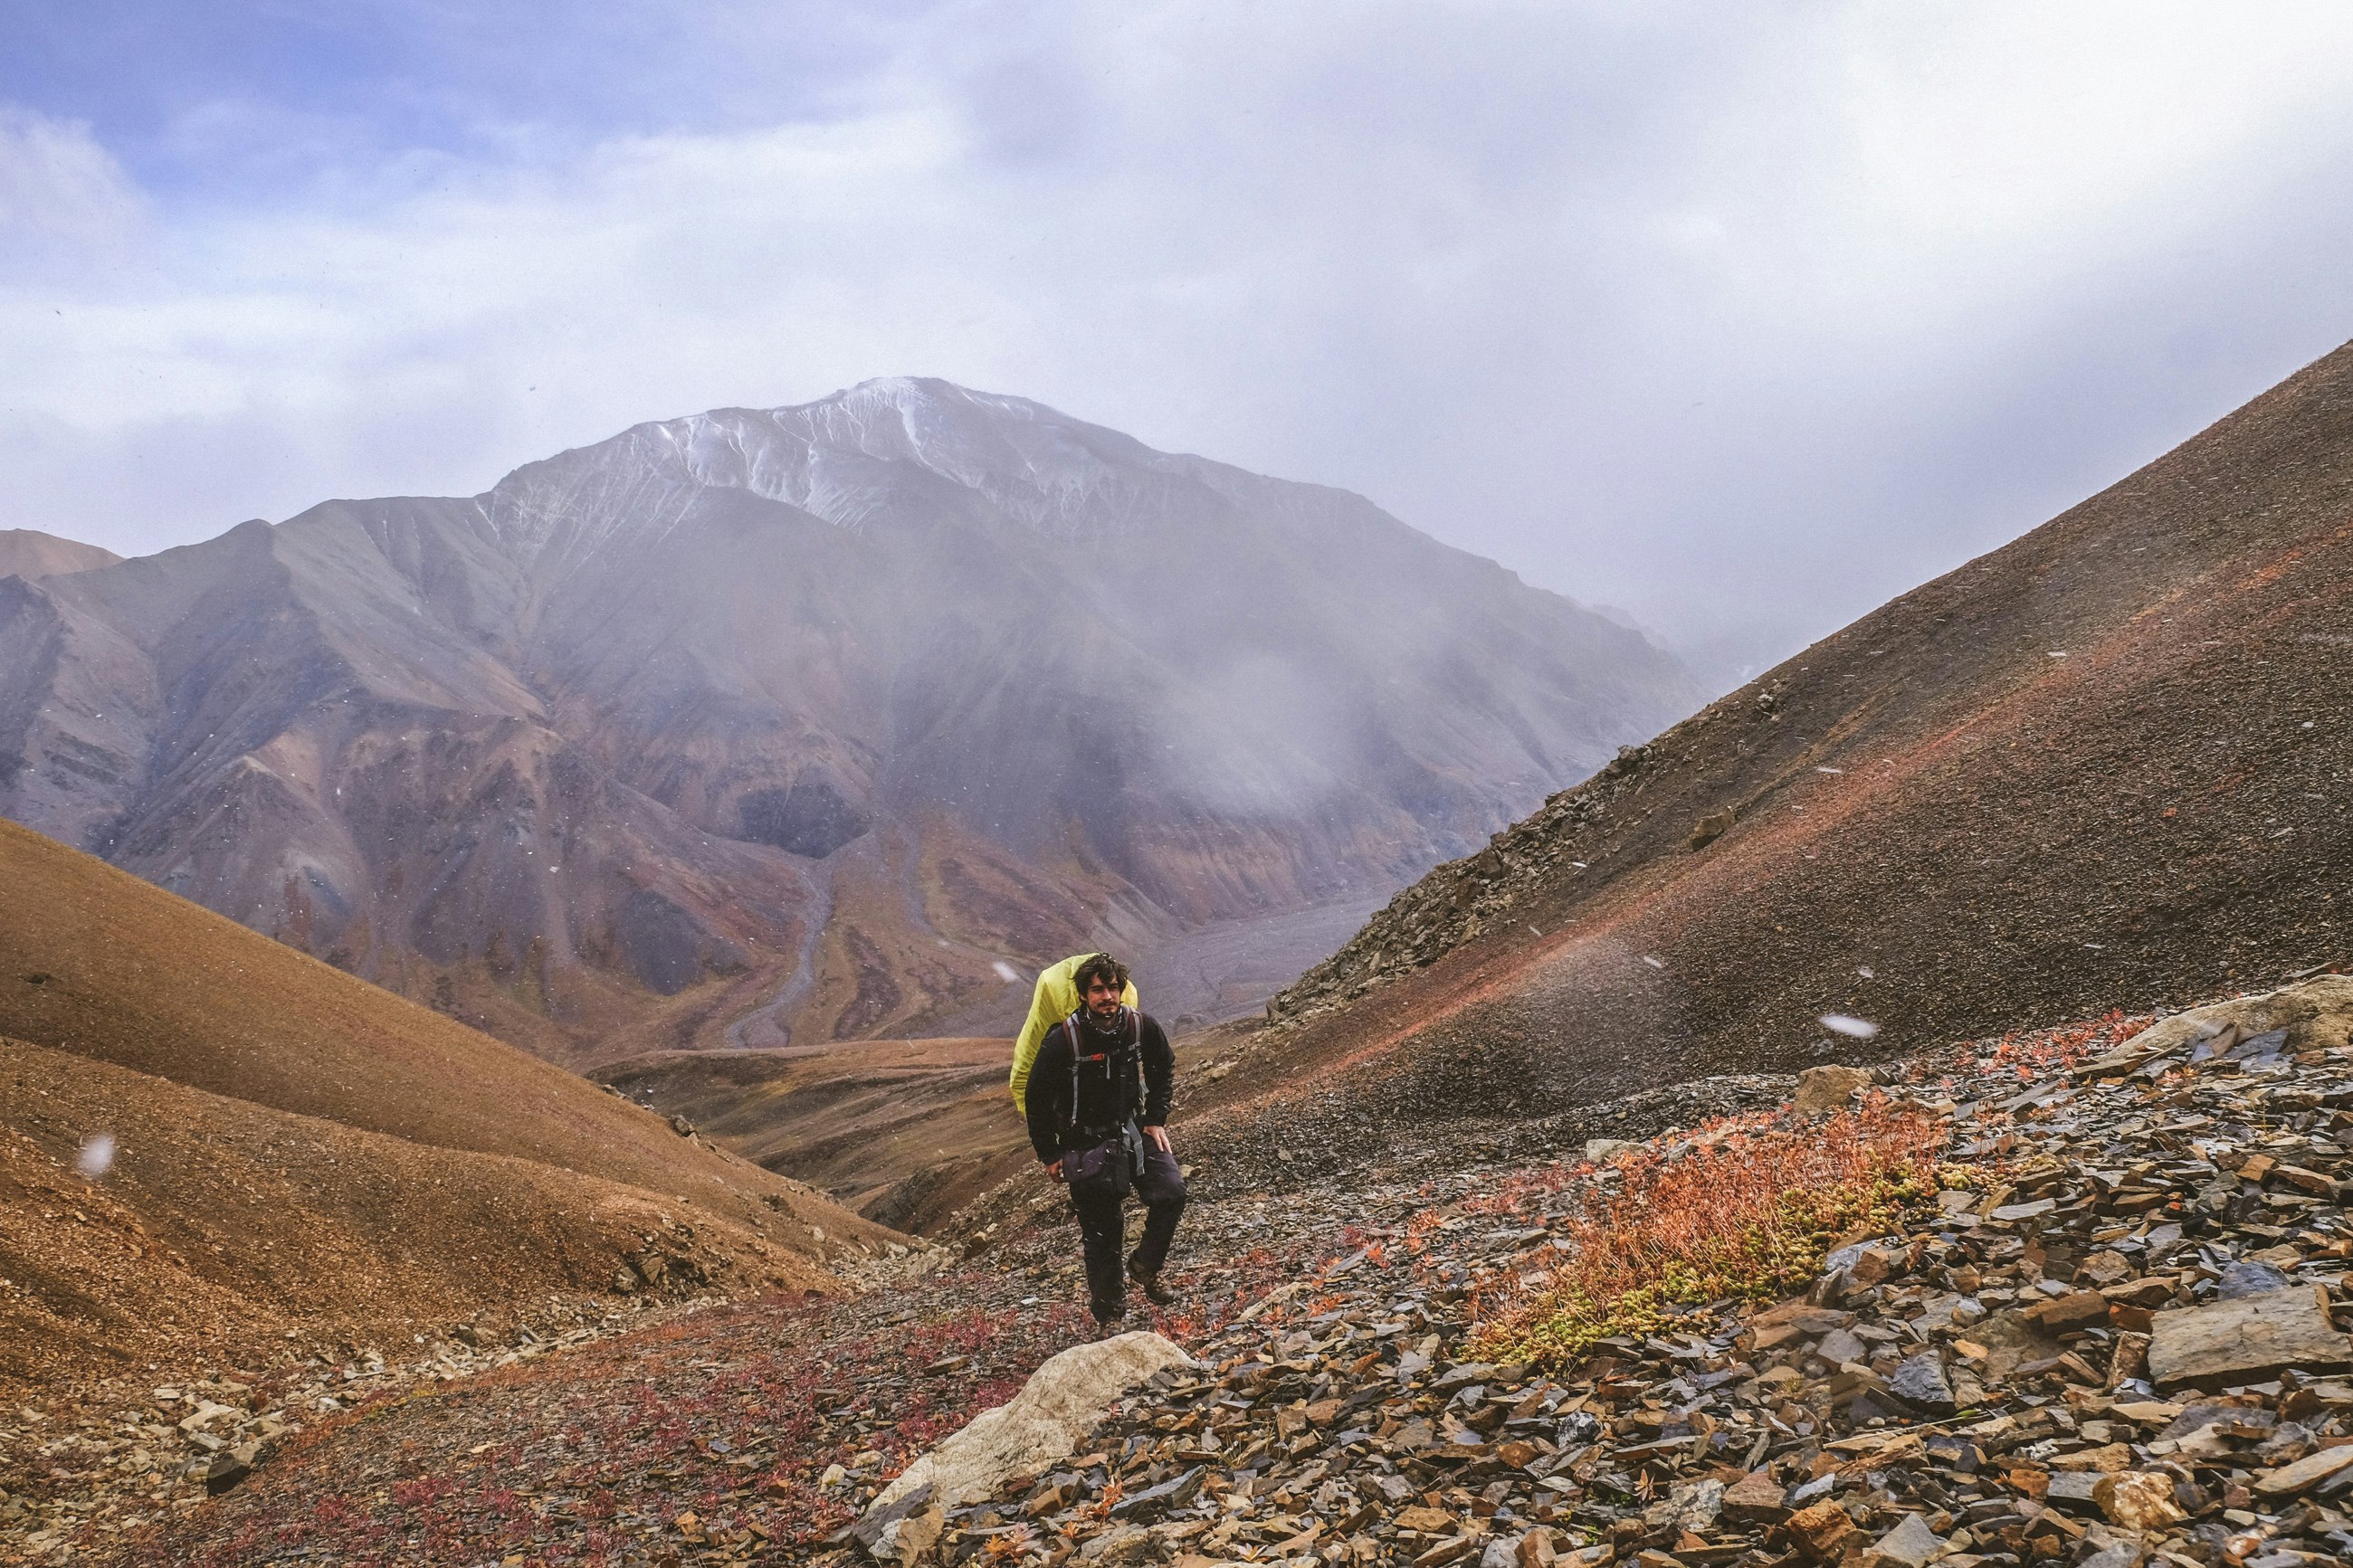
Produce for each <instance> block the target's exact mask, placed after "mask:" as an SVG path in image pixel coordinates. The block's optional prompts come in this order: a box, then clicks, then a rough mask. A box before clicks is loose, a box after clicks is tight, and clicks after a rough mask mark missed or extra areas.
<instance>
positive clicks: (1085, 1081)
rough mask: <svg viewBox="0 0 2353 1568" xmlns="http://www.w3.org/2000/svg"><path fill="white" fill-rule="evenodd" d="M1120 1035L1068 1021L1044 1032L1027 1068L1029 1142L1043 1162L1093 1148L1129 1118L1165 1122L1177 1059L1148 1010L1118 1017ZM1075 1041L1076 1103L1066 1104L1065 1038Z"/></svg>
mask: <svg viewBox="0 0 2353 1568" xmlns="http://www.w3.org/2000/svg"><path fill="white" fill-rule="evenodd" d="M1123 1023H1124V1026H1125V1030H1124V1034H1123V1035H1122V1036H1121V1037H1117V1038H1115V1039H1113V1040H1108V1041H1107V1040H1105V1039H1103V1037H1100V1036H1098V1035H1096V1034H1095V1033H1094V1032H1093V1031H1092V1030H1091V1029H1089V1028H1087V1027H1086V1026H1084V1025H1082V1024H1078V1023H1073V1022H1071V1021H1070V1020H1065V1021H1064V1022H1062V1023H1060V1024H1058V1025H1056V1026H1054V1027H1053V1028H1052V1029H1050V1030H1049V1031H1047V1034H1046V1038H1045V1040H1044V1041H1043V1042H1042V1043H1041V1044H1039V1047H1038V1060H1037V1063H1036V1065H1035V1066H1033V1067H1032V1068H1030V1069H1029V1103H1028V1105H1027V1106H1026V1107H1025V1108H1024V1110H1025V1112H1026V1114H1027V1115H1028V1117H1029V1144H1030V1147H1031V1148H1033V1149H1035V1150H1037V1151H1038V1158H1039V1160H1041V1161H1043V1162H1046V1163H1052V1162H1054V1161H1056V1160H1059V1159H1060V1158H1061V1157H1062V1156H1063V1155H1064V1154H1066V1153H1068V1152H1070V1151H1071V1150H1073V1149H1083V1148H1087V1147H1090V1146H1091V1145H1092V1144H1096V1143H1100V1142H1103V1139H1104V1138H1105V1137H1106V1136H1107V1135H1108V1134H1109V1132H1110V1131H1112V1130H1113V1129H1116V1128H1119V1127H1123V1126H1124V1125H1126V1124H1127V1123H1128V1122H1129V1121H1141V1122H1142V1123H1143V1125H1145V1126H1146V1127H1158V1126H1162V1125H1164V1124H1165V1123H1166V1121H1167V1120H1168V1102H1169V1100H1171V1099H1172V1098H1174V1096H1175V1094H1176V1053H1175V1052H1174V1051H1171V1050H1170V1049H1169V1048H1168V1037H1167V1036H1166V1035H1165V1034H1163V1033H1161V1031H1160V1026H1159V1025H1158V1024H1157V1023H1155V1022H1154V1021H1153V1018H1152V1016H1151V1015H1150V1014H1148V1013H1139V1012H1136V1011H1135V1010H1134V1009H1133V1008H1130V1009H1128V1010H1127V1011H1126V1012H1125V1014H1124V1016H1123ZM1073 1031H1076V1033H1077V1035H1078V1037H1079V1047H1080V1054H1079V1060H1078V1091H1079V1103H1078V1106H1077V1110H1076V1113H1075V1114H1073V1112H1072V1108H1071V1034H1072V1032H1073Z"/></svg>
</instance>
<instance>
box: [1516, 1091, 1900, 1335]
mask: <svg viewBox="0 0 2353 1568" xmlns="http://www.w3.org/2000/svg"><path fill="white" fill-rule="evenodd" d="M1945 1136H1946V1134H1945V1131H1944V1128H1943V1126H1942V1124H1941V1123H1939V1122H1938V1121H1935V1120H1934V1119H1932V1118H1930V1117H1927V1116H1924V1115H1922V1114H1920V1113H1918V1112H1916V1111H1909V1110H1892V1109H1889V1108H1888V1107H1887V1106H1886V1105H1885V1104H1884V1103H1874V1104H1873V1105H1870V1106H1867V1107H1865V1108H1864V1109H1862V1110H1846V1111H1841V1112H1839V1113H1837V1114H1835V1115H1833V1116H1831V1117H1829V1118H1828V1119H1826V1120H1824V1121H1820V1122H1818V1123H1815V1124H1813V1125H1811V1126H1788V1125H1783V1126H1763V1127H1757V1126H1749V1127H1737V1128H1735V1129H1734V1130H1732V1131H1727V1132H1725V1134H1723V1135H1722V1136H1721V1137H1718V1138H1716V1139H1715V1140H1714V1141H1712V1142H1704V1143H1702V1144H1700V1145H1698V1146H1697V1147H1694V1149H1692V1150H1691V1151H1689V1152H1686V1153H1684V1154H1683V1156H1682V1157H1681V1158H1679V1159H1677V1160H1674V1161H1673V1162H1672V1163H1670V1162H1668V1161H1666V1160H1664V1159H1662V1158H1661V1157H1660V1156H1659V1155H1658V1154H1657V1153H1655V1152H1650V1151H1648V1150H1645V1151H1643V1152H1641V1153H1639V1154H1636V1155H1633V1156H1631V1157H1630V1158H1629V1159H1628V1160H1627V1161H1626V1162H1625V1163H1624V1165H1623V1167H1622V1173H1623V1181H1622V1184H1621V1185H1620V1187H1619V1188H1618V1189H1617V1190H1616V1191H1614V1192H1612V1191H1608V1190H1597V1191H1595V1192H1593V1193H1592V1194H1590V1195H1589V1196H1588V1198H1587V1200H1586V1208H1585V1212H1584V1213H1583V1214H1582V1215H1576V1216H1574V1217H1572V1218H1570V1219H1568V1220H1567V1221H1566V1222H1565V1223H1564V1224H1563V1225H1562V1226H1561V1227H1560V1229H1559V1231H1558V1232H1557V1234H1559V1235H1561V1236H1563V1237H1565V1238H1566V1239H1567V1241H1568V1242H1569V1243H1570V1244H1571V1247H1570V1250H1569V1251H1568V1252H1567V1253H1565V1254H1560V1253H1555V1254H1554V1255H1553V1256H1555V1257H1556V1258H1558V1261H1557V1262H1556V1263H1555V1264H1554V1265H1553V1268H1552V1272H1551V1274H1550V1276H1549V1278H1546V1279H1528V1280H1525V1282H1523V1279H1522V1278H1521V1276H1522V1273H1523V1272H1525V1268H1526V1267H1527V1265H1526V1264H1525V1261H1524V1264H1523V1267H1522V1268H1521V1269H1519V1270H1515V1271H1514V1274H1513V1276H1512V1277H1511V1278H1510V1279H1508V1280H1506V1281H1505V1282H1504V1291H1503V1293H1502V1297H1501V1300H1500V1301H1499V1302H1498V1304H1497V1305H1496V1307H1495V1308H1494V1309H1493V1310H1492V1311H1484V1312H1482V1313H1481V1314H1480V1317H1481V1321H1480V1323H1479V1325H1478V1329H1477V1331H1476V1333H1475V1334H1474V1336H1473V1341H1472V1342H1473V1344H1474V1346H1475V1347H1476V1349H1477V1351H1478V1353H1479V1354H1481V1355H1482V1356H1486V1357H1489V1358H1491V1359H1493V1360H1498V1361H1559V1360H1562V1359H1564V1358H1567V1357H1568V1356H1573V1355H1576V1354H1578V1353H1580V1352H1584V1351H1586V1350H1588V1349H1589V1348H1591V1346H1592V1345H1593V1344H1594V1342H1596V1341H1599V1340H1605V1339H1609V1338H1612V1337H1614V1336H1617V1335H1620V1334H1643V1333H1650V1332H1654V1331H1657V1330H1659V1329H1661V1328H1662V1327H1664V1326H1666V1325H1667V1323H1668V1322H1669V1321H1671V1319H1672V1313H1670V1312H1669V1311H1668V1310H1667V1307H1668V1306H1669V1304H1670V1303H1675V1302H1682V1303H1691V1304H1698V1303H1704V1302H1709V1301H1719V1300H1747V1301H1755V1300H1767V1299H1769V1298H1772V1297H1776V1296H1780V1295H1785V1294H1788V1292H1790V1291H1792V1290H1795V1289H1799V1288H1800V1287H1802V1286H1804V1285H1805V1284H1807V1283H1808V1282H1810V1280H1811V1279H1813V1278H1814V1275H1815V1274H1816V1272H1817V1271H1818V1270H1819V1269H1820V1267H1821V1261H1822V1258H1823V1256H1824V1254H1825V1253H1827V1252H1828V1251H1829V1250H1830V1248H1831V1245H1832V1243H1833V1242H1835V1241H1836V1240H1837V1239H1838V1238H1839V1237H1841V1236H1845V1235H1848V1234H1851V1233H1853V1232H1857V1231H1870V1232H1873V1233H1877V1232H1879V1231H1883V1230H1886V1229H1890V1228H1893V1227H1894V1226H1895V1225H1896V1224H1897V1223H1898V1222H1899V1221H1900V1220H1901V1219H1902V1218H1903V1217H1904V1215H1905V1212H1906V1211H1907V1210H1910V1209H1915V1208H1917V1207H1918V1206H1919V1205H1922V1204H1924V1203H1925V1202H1926V1200H1927V1198H1928V1197H1929V1195H1930V1194H1933V1193H1934V1192H1935V1191H1936V1154H1937V1152H1938V1150H1939V1149H1941V1148H1942V1147H1943V1144H1944V1142H1945Z"/></svg>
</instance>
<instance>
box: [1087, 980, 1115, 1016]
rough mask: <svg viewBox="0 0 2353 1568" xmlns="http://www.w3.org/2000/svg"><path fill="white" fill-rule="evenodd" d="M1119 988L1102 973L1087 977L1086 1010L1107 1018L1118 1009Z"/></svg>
mask: <svg viewBox="0 0 2353 1568" xmlns="http://www.w3.org/2000/svg"><path fill="white" fill-rule="evenodd" d="M1119 996H1120V988H1119V987H1118V986H1116V985H1113V984H1112V983H1111V982H1110V981H1108V980H1105V979H1104V978H1103V976H1102V975H1100V974H1095V975H1090V976H1089V977H1088V978H1087V1010H1088V1011H1089V1012H1091V1013H1092V1014H1093V1015H1094V1016H1096V1017H1098V1018H1108V1017H1110V1016H1112V1015H1113V1014H1114V1013H1116V1012H1118V1011H1119Z"/></svg>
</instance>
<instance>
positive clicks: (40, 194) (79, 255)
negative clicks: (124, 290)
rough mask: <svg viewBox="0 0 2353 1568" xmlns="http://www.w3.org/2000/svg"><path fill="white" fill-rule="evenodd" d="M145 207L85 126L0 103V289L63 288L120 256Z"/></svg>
mask: <svg viewBox="0 0 2353 1568" xmlns="http://www.w3.org/2000/svg"><path fill="white" fill-rule="evenodd" d="M146 218H147V213H146V205H145V203H144V202H143V201H142V198H141V196H140V195H139V192H138V191H137V189H136V188H135V187H134V186H133V185H132V184H131V182H130V181H129V179H127V178H126V177H125V176H124V174H123V173H122V170H121V167H120V165H118V164H117V163H115V161H114V159H113V157H112V156H111V154H110V153H108V152H107V151H106V149H105V148H103V147H101V146H100V145H99V143H98V142H97V141H96V139H94V138H93V137H92V136H91V135H90V128H89V127H88V126H85V125H78V124H71V123H65V122H60V121H55V120H51V119H49V118H47V116H45V115H40V114H36V113H32V112H29V111H27V110H21V109H15V108H11V107H9V106H7V105H5V104H0V284H6V283H13V282H18V281H20V280H21V281H35V280H37V281H43V282H47V283H50V284H52V285H55V284H59V283H63V282H65V281H66V280H67V279H68V277H69V276H70V274H71V272H72V271H74V270H77V269H79V268H83V267H86V266H87V265H89V264H90V262H92V261H93V260H96V261H100V262H103V261H105V260H107V259H110V258H117V257H120V256H121V254H122V253H123V252H124V251H125V250H126V249H127V248H128V247H129V246H130V245H131V244H132V242H133V240H134V239H135V238H137V237H139V236H140V235H141V234H142V232H143V230H144V228H145V224H146Z"/></svg>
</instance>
